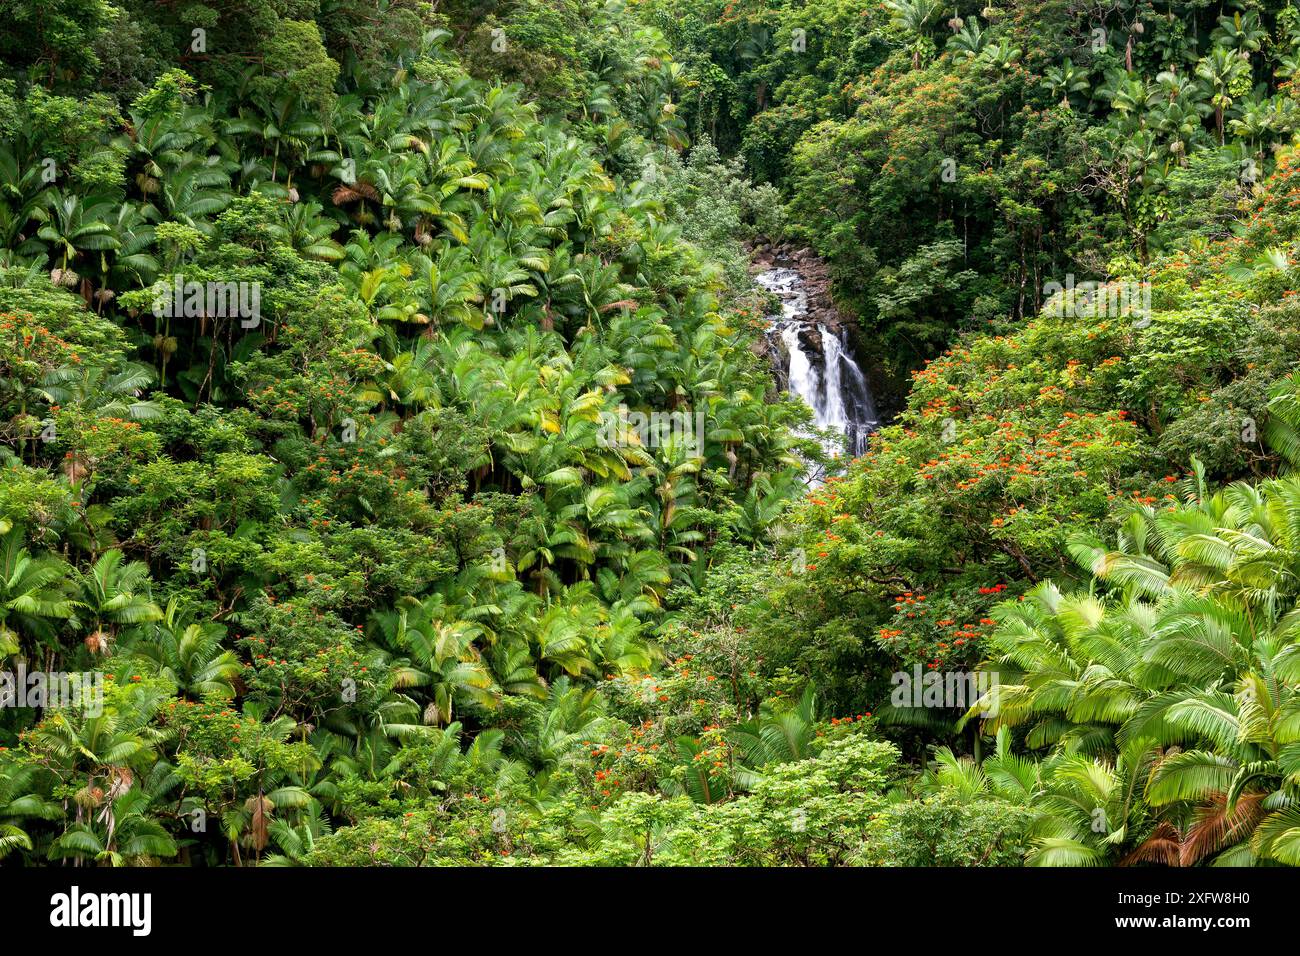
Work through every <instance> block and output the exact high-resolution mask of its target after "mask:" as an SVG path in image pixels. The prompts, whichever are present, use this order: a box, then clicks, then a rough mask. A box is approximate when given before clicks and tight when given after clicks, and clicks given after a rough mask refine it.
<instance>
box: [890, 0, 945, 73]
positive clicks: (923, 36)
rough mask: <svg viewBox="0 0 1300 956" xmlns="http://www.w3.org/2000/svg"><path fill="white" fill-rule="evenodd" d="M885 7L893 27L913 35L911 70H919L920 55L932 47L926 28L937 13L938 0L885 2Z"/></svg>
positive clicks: (894, 0) (896, 0)
mask: <svg viewBox="0 0 1300 956" xmlns="http://www.w3.org/2000/svg"><path fill="white" fill-rule="evenodd" d="M885 7H886V8H887V9H888V10H889V11H890V18H891V19H892V21H893V23H894V25H895V26H897V27H898V28H899V29H901V30H903V31H904V32H906V33H910V34H912V35H913V37H914V39H913V41H912V44H911V46H912V69H914V70H917V69H920V67H921V53H922V52H923V50H925V49H926V48H927V47H931V46H932V44H931V43H930V40H929V30H928V28H929V25H930V21H931V20H933V19H934V18H935V15H936V14H938V12H939V0H885Z"/></svg>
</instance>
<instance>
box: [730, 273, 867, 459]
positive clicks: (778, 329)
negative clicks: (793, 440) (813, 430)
mask: <svg viewBox="0 0 1300 956" xmlns="http://www.w3.org/2000/svg"><path fill="white" fill-rule="evenodd" d="M754 280H755V281H756V282H757V283H758V284H759V285H760V286H762V287H763V288H765V289H767V290H768V291H770V292H773V293H775V294H776V295H777V297H779V298H780V300H781V315H779V316H775V315H774V316H771V317H770V318H769V320H768V321H769V323H770V326H769V334H775V335H777V336H779V337H780V339H781V341H782V343H784V345H785V352H786V353H787V354H788V355H789V357H790V358H789V363H790V364H789V368H788V369H787V378H788V380H789V388H790V393H791V394H793V395H797V396H799V397H800V398H801V399H803V400H804V402H805V403H806V404H807V405H808V407H809V408H811V409H812V412H813V421H814V422H815V423H816V425H817V426H818V427H821V428H833V429H834V430H836V431H838V432H840V433H841V434H843V435H844V436H845V448H846V450H847V452H848V454H849V455H850V456H853V457H857V456H858V455H861V454H862V453H863V452H864V451H866V449H867V436H868V435H870V434H871V432H872V431H874V430H875V429H876V427H877V426H878V425H879V419H878V418H877V416H876V406H875V402H874V401H873V400H872V397H871V389H870V387H869V386H868V385H867V378H866V376H865V375H864V374H863V373H862V369H861V368H859V367H858V363H857V362H856V361H855V360H854V358H853V356H852V355H851V354H850V353H849V351H848V350H847V349H846V348H845V344H844V342H843V341H841V339H840V337H839V336H837V335H836V334H835V333H834V332H831V331H830V330H829V329H828V328H826V327H825V326H824V325H822V324H820V323H816V324H814V323H812V322H809V321H808V293H807V291H806V290H805V288H804V282H803V276H801V275H800V274H799V273H798V272H797V271H796V270H794V269H787V268H776V269H769V270H768V271H766V272H761V273H759V274H758V275H757V276H755V277H754ZM813 334H816V336H817V341H819V342H820V344H821V353H820V354H818V353H817V351H816V350H815V349H811V348H809V347H808V346H807V344H806V343H805V339H807V338H809V337H811V336H812V335H813ZM827 451H828V452H830V453H832V454H837V453H839V451H840V449H839V448H838V447H835V446H834V445H828V446H827Z"/></svg>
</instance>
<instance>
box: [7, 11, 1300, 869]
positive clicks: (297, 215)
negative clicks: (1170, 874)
mask: <svg viewBox="0 0 1300 956" xmlns="http://www.w3.org/2000/svg"><path fill="white" fill-rule="evenodd" d="M0 13H2V14H3V15H4V21H5V23H4V31H3V33H0V672H4V673H5V674H7V675H9V678H10V679H9V681H8V683H7V684H0V704H3V705H4V706H0V858H2V859H3V865H7V866H12V865H24V864H26V865H37V864H56V865H72V864H77V865H154V864H163V865H169V864H172V865H174V864H184V865H198V866H218V865H237V866H248V865H262V866H299V865H315V866H330V865H376V864H377V865H467V864H473V865H514V866H519V865H554V864H560V865H590V864H596V865H610V866H623V865H651V864H653V865H800V866H804V865H826V864H835V865H843V864H850V865H887V866H925V865H935V864H939V865H983V866H998V865H1001V866H1006V865H1022V864H1025V865H1047V866H1053V865H1080V864H1084V865H1134V864H1147V865H1167V866H1187V865H1197V864H1213V865H1279V864H1281V865H1295V864H1300V610H1298V609H1297V607H1296V602H1297V597H1298V596H1300V478H1297V477H1296V476H1295V475H1294V474H1292V473H1291V469H1292V468H1294V467H1295V466H1297V465H1300V371H1298V370H1297V365H1300V303H1298V302H1297V301H1296V291H1297V290H1300V271H1297V269H1296V267H1295V266H1294V265H1293V263H1294V262H1295V261H1296V259H1297V256H1300V153H1298V152H1297V150H1296V148H1295V145H1294V140H1295V136H1296V133H1297V132H1298V131H1300V104H1297V101H1296V98H1295V90H1294V88H1293V85H1292V84H1293V80H1294V79H1295V76H1296V73H1297V70H1300V9H1297V8H1296V7H1294V6H1292V4H1291V3H1290V2H1289V0H1288V2H1285V3H1283V2H1279V0H1241V2H1222V3H1220V2H1218V0H1213V2H1212V0H1191V2H1184V0H1169V2H1167V3H1164V2H1162V3H1159V4H1155V3H1151V2H1128V0H1115V2H1107V3H1084V2H1075V0H1011V2H1008V3H1005V4H1003V5H1000V6H995V5H993V4H992V3H990V4H989V5H988V6H981V5H980V4H976V3H973V2H966V3H961V2H959V3H957V4H956V5H955V6H950V7H942V6H940V4H939V3H938V2H937V0H886V2H884V3H867V2H850V0H730V2H723V0H439V2H416V0H260V2H254V0H228V2H221V3H216V2H212V3H200V2H191V0H178V2H173V3H157V2H150V0H114V2H108V0H6V2H3V3H0ZM756 244H762V245H763V246H765V247H767V248H772V247H777V248H784V249H795V248H804V247H806V248H808V249H810V250H811V251H812V252H813V253H815V255H816V256H818V257H819V258H820V259H821V260H823V261H824V262H825V263H826V265H827V267H828V270H829V274H830V277H831V279H832V282H833V285H832V290H833V295H834V298H835V301H836V303H837V305H838V307H839V308H840V310H841V312H842V313H843V314H844V315H845V316H847V317H848V324H849V325H850V326H851V328H852V330H853V332H852V342H853V344H854V345H855V347H856V351H857V353H858V356H859V358H860V359H861V360H862V362H863V363H864V364H865V365H867V366H868V367H869V368H870V370H871V379H872V383H873V385H874V386H875V388H876V389H877V391H878V393H879V394H878V398H879V400H880V402H881V405H882V407H884V408H886V409H887V410H888V411H889V412H890V414H889V416H888V418H889V421H888V422H887V423H886V424H884V426H883V427H881V428H880V429H879V430H878V431H877V432H876V433H875V434H874V435H873V436H872V439H871V443H870V447H869V449H868V451H867V452H866V453H865V454H863V455H862V456H860V457H858V458H856V459H849V458H848V456H834V455H828V454H827V453H826V452H825V450H824V446H823V442H822V441H820V440H819V438H820V439H825V438H827V437H831V438H833V437H834V436H833V435H831V436H827V435H826V434H822V435H820V436H819V435H818V434H817V433H816V432H815V431H814V430H813V429H812V428H811V426H810V423H811V421H812V418H811V412H810V411H809V409H808V408H807V407H806V406H805V405H803V404H802V403H801V402H800V401H798V400H797V399H794V398H792V397H790V396H788V395H786V394H785V393H784V391H783V390H782V389H781V388H780V387H779V385H778V381H779V379H778V377H776V376H774V374H773V371H774V370H773V366H772V362H771V360H770V357H769V354H770V352H771V349H770V348H769V346H768V342H767V339H766V337H765V335H764V331H765V322H764V317H765V316H770V315H771V314H772V313H773V310H774V308H775V304H774V302H773V300H772V297H771V296H769V295H768V294H767V293H765V292H763V291H762V290H761V289H759V288H758V287H756V286H755V284H754V282H753V280H752V278H751V274H750V271H751V270H750V268H749V255H750V250H752V249H753V248H754V246H755V245H756ZM809 475H816V476H820V477H819V478H818V480H809ZM37 674H38V675H40V676H41V677H42V678H48V681H47V684H46V685H45V686H44V687H42V688H38V689H37V690H36V691H33V688H32V687H31V686H30V684H29V682H27V681H25V680H22V679H19V680H14V677H15V676H17V677H20V678H21V677H22V676H23V675H26V676H31V675H37ZM59 675H64V677H66V675H73V676H75V677H78V678H80V677H81V676H82V675H84V676H85V679H86V681H88V682H89V686H90V689H91V692H90V693H83V694H78V695H72V696H73V697H74V698H75V699H67V695H60V693H59V690H60V681H61V680H62V684H63V685H65V686H64V687H63V689H66V685H67V683H68V681H67V680H65V679H62V678H60V677H59ZM964 687H965V688H976V689H977V692H976V693H971V694H963V693H960V691H962V689H963V688H964ZM84 689H85V688H84V687H83V690H84ZM954 689H955V690H956V691H958V693H957V694H956V695H954V693H953V691H954ZM34 694H35V696H33V695H34Z"/></svg>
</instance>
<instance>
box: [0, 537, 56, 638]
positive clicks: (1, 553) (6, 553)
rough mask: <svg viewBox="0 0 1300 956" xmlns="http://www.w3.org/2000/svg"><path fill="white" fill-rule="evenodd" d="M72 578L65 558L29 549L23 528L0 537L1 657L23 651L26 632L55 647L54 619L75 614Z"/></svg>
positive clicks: (28, 635)
mask: <svg viewBox="0 0 1300 956" xmlns="http://www.w3.org/2000/svg"><path fill="white" fill-rule="evenodd" d="M68 578H69V569H68V567H67V565H65V564H64V563H63V562H62V561H60V560H58V559H57V558H55V557H53V556H45V557H40V558H37V557H34V556H33V555H32V554H31V552H29V551H28V550H27V548H26V546H25V545H24V541H23V531H22V529H21V528H20V527H12V528H11V529H10V530H9V531H8V532H7V533H6V534H5V535H4V537H3V539H0V656H8V655H10V654H19V653H21V652H22V645H23V636H24V635H26V636H27V637H28V638H30V639H31V640H33V641H40V642H43V643H46V644H48V645H50V646H51V647H53V646H54V641H55V636H56V630H55V627H54V622H55V621H59V620H67V619H68V618H70V617H72V614H73V602H72V600H71V598H70V597H69V580H68Z"/></svg>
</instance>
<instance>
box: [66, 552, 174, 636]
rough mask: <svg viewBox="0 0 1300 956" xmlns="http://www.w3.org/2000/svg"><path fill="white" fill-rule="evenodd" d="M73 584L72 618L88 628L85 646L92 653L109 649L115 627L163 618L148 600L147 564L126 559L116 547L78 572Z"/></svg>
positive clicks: (115, 634) (130, 626)
mask: <svg viewBox="0 0 1300 956" xmlns="http://www.w3.org/2000/svg"><path fill="white" fill-rule="evenodd" d="M124 562H125V563H124ZM74 587H75V590H74V598H75V600H74V604H73V607H74V608H75V621H76V624H77V625H78V626H79V627H82V628H89V629H91V634H90V636H89V637H87V638H86V646H87V647H88V648H89V649H90V650H91V651H92V652H94V653H101V654H103V653H107V652H108V650H109V649H110V648H111V647H112V644H113V642H114V641H115V640H116V637H117V631H116V630H115V629H117V628H135V627H139V626H140V625H143V624H148V623H150V622H152V621H160V620H162V619H163V616H164V615H163V611H162V608H160V607H158V605H157V604H154V603H153V601H152V600H151V599H150V595H149V568H148V566H147V565H145V564H144V563H143V562H141V561H129V562H127V561H125V558H124V556H123V554H122V552H121V551H119V550H117V549H116V548H114V549H112V550H110V551H106V552H104V554H103V555H102V556H101V557H100V558H99V560H97V561H96V562H95V563H94V565H93V566H92V567H91V568H90V570H89V571H78V572H77V574H76V579H75V581H74ZM106 628H107V629H108V630H105V629H106Z"/></svg>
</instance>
